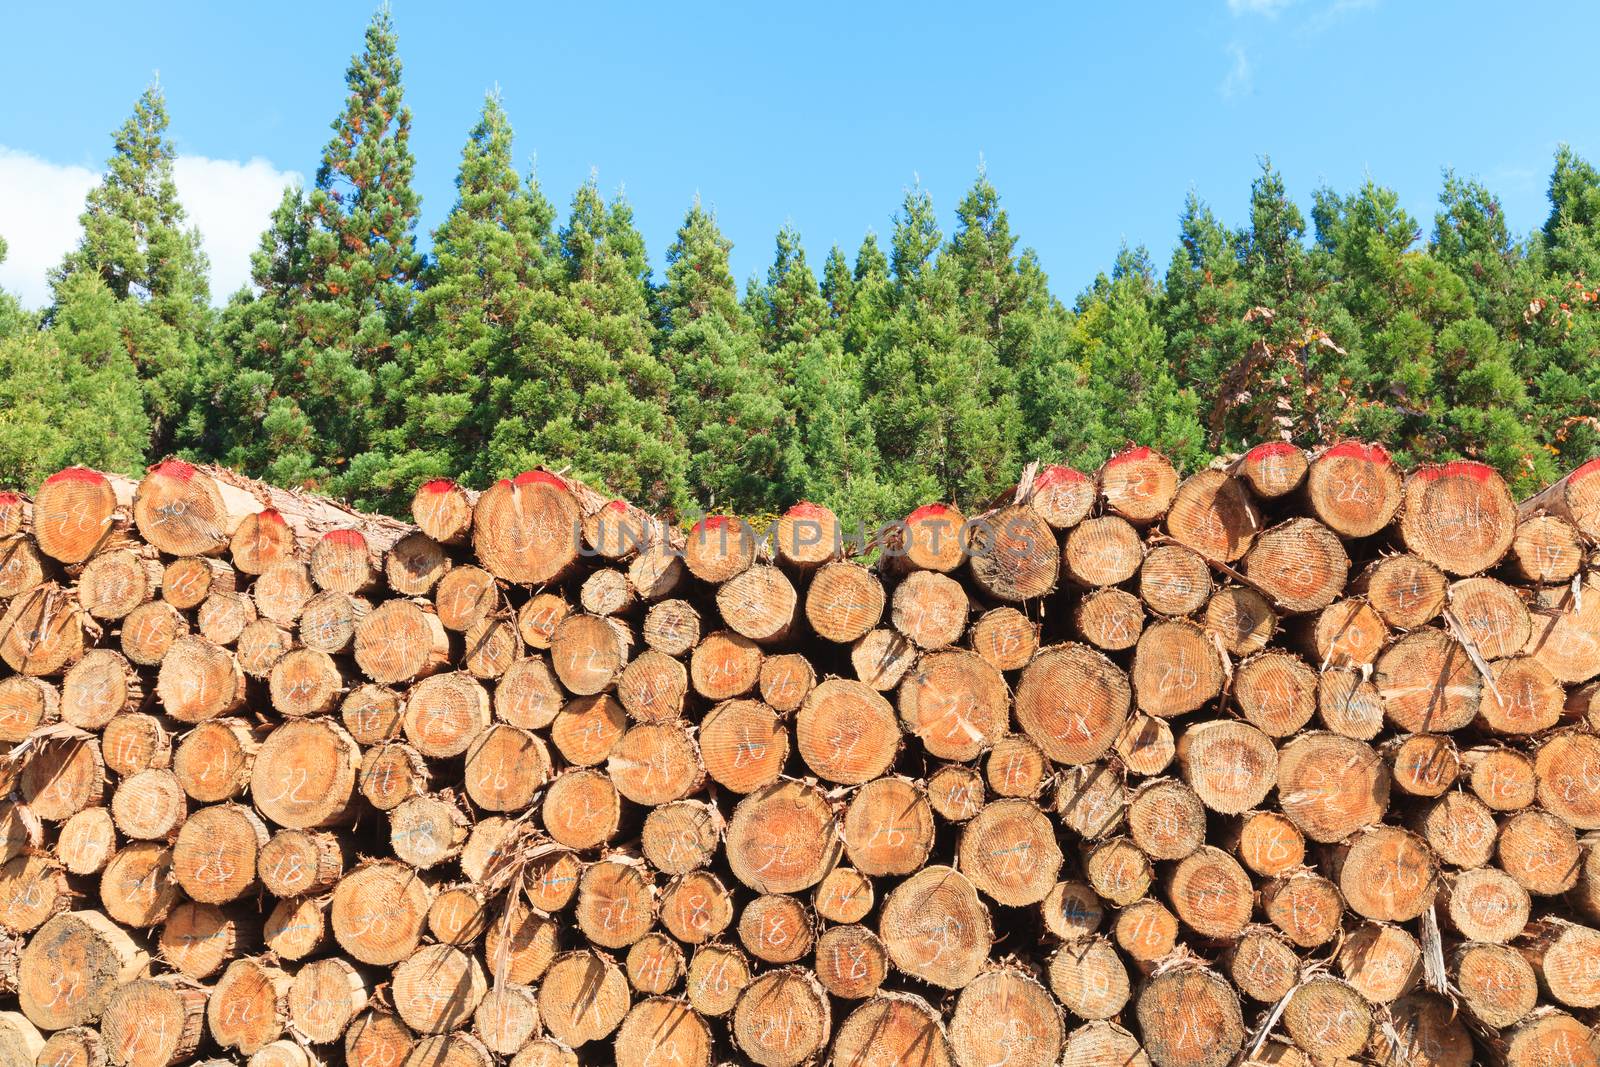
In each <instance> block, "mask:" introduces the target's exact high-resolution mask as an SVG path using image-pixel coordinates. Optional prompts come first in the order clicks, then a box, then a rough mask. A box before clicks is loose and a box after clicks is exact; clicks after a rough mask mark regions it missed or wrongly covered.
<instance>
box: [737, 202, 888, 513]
mask: <svg viewBox="0 0 1600 1067" xmlns="http://www.w3.org/2000/svg"><path fill="white" fill-rule="evenodd" d="M830 258H832V257H830ZM877 286H878V280H877V279H875V278H873V277H868V276H862V277H855V278H852V279H851V281H850V292H851V294H852V296H851V300H852V303H851V304H850V306H849V307H848V308H847V307H845V304H844V294H845V290H844V288H843V280H842V279H840V278H839V276H838V275H837V273H835V274H834V276H833V280H832V281H831V282H830V288H831V291H832V292H833V294H834V296H835V297H836V298H837V299H838V300H839V303H837V304H830V302H829V300H828V299H826V298H825V297H824V295H823V289H822V288H821V287H820V286H819V285H818V284H817V278H816V275H815V274H813V273H812V271H811V267H810V265H809V264H808V263H807V262H806V253H805V247H804V245H803V243H802V242H801V239H800V234H799V233H798V232H797V231H796V230H795V229H794V228H793V227H792V226H785V227H784V228H783V229H782V230H780V231H779V233H778V237H777V241H776V246H775V249H774V254H773V261H772V266H771V267H769V268H768V270H767V277H766V280H765V281H764V282H762V283H760V284H753V285H751V286H750V288H749V290H748V292H747V293H746V298H745V306H746V308H747V309H749V310H750V311H751V313H752V315H753V316H754V318H755V319H756V322H757V325H758V329H759V331H760V333H761V335H762V338H763V341H764V344H765V346H766V348H767V350H768V351H769V352H770V353H771V361H772V366H773V367H774V378H775V379H776V380H777V381H779V382H782V383H784V385H785V386H786V387H787V390H788V394H787V395H788V407H789V410H790V412H791V413H792V416H793V419H794V436H793V441H792V444H791V446H790V448H789V449H788V451H787V454H786V458H785V470H786V472H787V477H786V481H785V485H786V486H787V487H788V492H787V493H786V495H787V497H788V498H789V499H788V500H785V501H783V502H784V503H788V502H792V501H793V500H795V499H805V500H811V501H814V502H816V503H819V504H825V505H827V506H828V507H830V508H832V509H833V510H834V511H835V512H836V513H837V514H838V515H839V516H840V517H841V518H843V519H844V520H845V521H846V522H847V523H848V524H850V525H851V526H855V525H857V524H868V525H873V524H876V523H878V522H881V521H883V517H884V514H885V511H884V508H885V504H886V497H885V494H884V490H883V483H882V479H881V470H880V460H879V455H878V450H877V445H876V442H875V441H874V438H873V431H872V425H871V421H870V418H869V417H868V414H867V412H866V411H865V404H864V398H863V396H862V392H861V372H860V365H859V354H858V352H857V351H855V350H851V349H848V348H847V347H846V340H847V337H848V331H849V326H848V324H849V323H850V322H852V321H854V320H855V319H856V317H857V316H858V315H860V314H864V313H867V312H868V309H869V308H870V307H871V306H872V305H873V302H874V301H875V300H877V299H879V297H878V296H876V295H875V290H876V288H877ZM857 298H859V299H857Z"/></svg>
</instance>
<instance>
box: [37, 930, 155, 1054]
mask: <svg viewBox="0 0 1600 1067" xmlns="http://www.w3.org/2000/svg"><path fill="white" fill-rule="evenodd" d="M149 966H150V957H149V955H148V954H147V953H146V952H145V951H144V950H143V949H142V948H140V947H139V945H138V943H137V942H135V941H134V940H133V938H132V937H130V936H129V935H128V933H127V931H125V930H123V929H122V928H121V927H120V926H118V925H117V924H116V923H114V922H112V921H111V920H110V919H108V918H106V916H104V915H102V914H100V913H99V912H97V911H74V912H66V913H63V914H60V915H57V916H55V917H54V918H52V919H51V920H50V921H49V922H47V923H45V924H44V926H42V927H41V928H40V929H39V931H38V932H37V933H35V934H34V935H33V937H32V938H31V939H30V940H29V941H28V947H27V948H26V949H24V950H23V953H22V959H21V961H20V963H19V965H18V969H17V999H18V1002H19V1005H20V1006H21V1008H22V1012H23V1014H24V1015H26V1016H27V1017H28V1019H29V1021H31V1022H32V1023H33V1024H34V1025H35V1026H39V1027H42V1028H43V1029H46V1030H60V1029H65V1028H66V1027H70V1026H85V1025H88V1024H90V1023H94V1022H96V1021H97V1020H98V1019H99V1018H100V1016H101V1013H102V1012H103V1011H104V1010H105V1007H106V1005H107V1004H108V1003H109V1002H110V1000H111V997H112V995H113V994H115V993H116V991H117V989H118V988H120V987H121V986H123V985H125V984H126V983H128V982H132V981H134V980H135V979H137V978H138V977H140V976H141V975H143V974H144V973H145V972H146V971H147V970H148V969H149Z"/></svg>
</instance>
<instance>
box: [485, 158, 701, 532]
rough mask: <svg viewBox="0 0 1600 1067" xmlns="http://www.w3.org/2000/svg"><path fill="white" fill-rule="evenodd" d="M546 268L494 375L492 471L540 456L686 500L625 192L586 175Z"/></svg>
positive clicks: (666, 505)
mask: <svg viewBox="0 0 1600 1067" xmlns="http://www.w3.org/2000/svg"><path fill="white" fill-rule="evenodd" d="M554 273H555V275H556V277H555V285H554V286H553V287H552V288H550V289H544V290H539V291H537V292H536V293H535V294H534V296H533V300H532V302H531V304H530V306H529V308H528V311H527V312H526V313H525V314H524V315H523V317H522V320H521V323H520V325H519V334H520V337H521V343H520V344H519V345H518V346H517V350H516V364H515V366H513V367H511V368H508V372H507V373H506V374H504V375H502V376H499V377H497V378H496V379H495V383H494V385H495V388H494V391H493V396H492V397H491V405H492V407H493V408H494V410H495V411H497V412H498V413H499V420H498V421H497V422H496V423H495V427H494V430H493V432H492V434H491V435H490V441H489V450H490V462H491V465H492V467H493V470H494V472H495V473H496V474H500V475H504V474H508V473H512V472H515V471H519V470H524V469H526V468H528V467H531V466H535V465H537V464H541V463H543V464H546V465H549V466H553V467H557V468H564V469H568V470H570V471H571V473H573V474H575V475H577V476H579V477H583V478H587V479H591V480H593V481H594V482H595V483H596V484H597V485H601V486H604V487H605V488H606V489H607V490H609V491H610V492H612V493H616V494H618V495H619V496H623V497H626V498H628V499H630V500H633V501H635V502H636V503H638V504H639V505H641V506H643V507H646V508H654V509H657V510H666V509H671V508H680V507H683V506H685V505H686V503H687V494H686V491H685V475H686V473H687V469H688V455H687V453H686V451H685V448H684V445H683V441H682V438H681V437H680V435H679V433H678V430H677V427H676V425H675V424H674V422H673V420H672V416H671V413H670V411H669V410H668V409H669V405H670V404H671V402H672V388H673V381H672V373H671V371H670V370H669V369H668V368H667V367H665V366H663V365H662V363H661V362H660V361H659V360H658V359H657V358H656V356H655V352H654V343H655V337H654V334H655V328H654V324H653V322H652V321H651V314H650V294H649V283H648V275H649V264H648V262H647V261H646V259H645V252H644V238H643V237H642V236H640V234H639V231H638V230H637V229H636V228H635V227H634V225H633V212H632V209H631V208H630V207H629V206H628V204H627V202H626V201H625V200H623V199H621V198H620V197H619V198H617V199H615V200H613V201H612V202H611V204H610V205H609V206H607V205H606V204H605V203H604V202H603V201H602V200H601V198H600V193H599V190H598V189H597V188H596V186H595V182H594V180H593V179H592V178H591V179H590V180H589V181H588V182H586V183H585V184H584V185H583V186H582V187H581V188H580V189H579V190H578V192H577V194H576V195H575V196H574V197H573V200H572V210H571V213H570V215H569V217H568V221H567V225H566V226H565V227H564V228H563V229H562V231H561V235H560V256H559V258H558V261H557V265H556V270H555V272H554Z"/></svg>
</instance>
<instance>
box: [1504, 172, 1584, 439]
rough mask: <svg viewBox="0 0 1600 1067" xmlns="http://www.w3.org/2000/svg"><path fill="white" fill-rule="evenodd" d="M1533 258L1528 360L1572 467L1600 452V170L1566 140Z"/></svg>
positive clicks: (1542, 406) (1546, 426)
mask: <svg viewBox="0 0 1600 1067" xmlns="http://www.w3.org/2000/svg"><path fill="white" fill-rule="evenodd" d="M1530 260H1531V267H1532V272H1533V275H1534V279H1535V280H1534V284H1533V287H1532V290H1533V291H1532V293H1531V295H1530V298H1529V300H1528V302H1527V304H1526V307H1525V309H1524V312H1523V325H1522V328H1521V330H1519V335H1520V336H1521V337H1522V338H1523V339H1524V344H1525V346H1526V350H1525V352H1524V359H1523V365H1524V370H1525V371H1526V372H1527V373H1528V374H1529V376H1530V377H1531V379H1532V384H1533V390H1534V394H1535V399H1534V419H1535V422H1536V424H1537V425H1538V426H1539V427H1540V428H1541V429H1542V431H1543V433H1544V435H1545V441H1546V444H1547V445H1548V446H1549V447H1550V449H1551V450H1552V451H1553V453H1554V455H1555V457H1556V462H1557V464H1558V465H1559V466H1561V467H1566V468H1570V467H1574V466H1576V465H1577V464H1579V463H1582V462H1583V461H1585V460H1587V459H1589V458H1591V457H1592V456H1594V455H1595V454H1596V453H1600V171H1597V170H1596V169H1595V167H1594V166H1593V165H1591V164H1590V163H1589V162H1588V161H1587V160H1584V159H1583V158H1581V157H1580V156H1578V155H1577V154H1576V153H1574V152H1573V151H1572V150H1571V149H1570V148H1568V147H1567V146H1565V145H1563V146H1562V148H1561V149H1560V151H1559V152H1557V153H1556V161H1555V166H1554V168H1553V169H1552V172H1551V175H1550V216H1549V218H1548V219H1547V220H1546V222H1545V225H1544V229H1543V231H1542V232H1541V233H1540V234H1539V235H1538V239H1537V241H1536V242H1535V247H1534V249H1533V253H1532V255H1531V256H1530Z"/></svg>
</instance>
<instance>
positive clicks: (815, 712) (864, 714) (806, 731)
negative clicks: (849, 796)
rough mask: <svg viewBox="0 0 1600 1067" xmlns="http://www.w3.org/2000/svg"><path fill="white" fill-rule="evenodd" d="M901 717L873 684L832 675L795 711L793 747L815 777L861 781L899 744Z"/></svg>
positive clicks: (881, 768)
mask: <svg viewBox="0 0 1600 1067" xmlns="http://www.w3.org/2000/svg"><path fill="white" fill-rule="evenodd" d="M900 741H901V735H900V723H899V721H898V720H897V719H896V718H895V713H894V710H893V709H892V708H890V706H889V702H888V701H887V700H885V699H884V698H883V697H882V695H880V694H879V693H878V691H877V690H875V689H872V688H871V687H869V686H866V685H863V684H862V683H860V682H856V681H851V680H848V679H844V678H830V679H828V680H827V681H825V682H823V683H822V684H821V685H819V686H817V687H816V688H815V689H813V690H812V691H811V692H810V693H808V694H807V695H806V699H805V703H804V704H802V705H801V708H800V711H799V713H798V714H797V715H796V717H795V747H796V748H797V749H798V750H799V752H800V755H801V757H802V758H803V759H804V760H805V762H806V765H807V766H808V767H810V768H811V769H812V771H813V772H815V773H816V774H817V775H818V776H819V777H821V778H823V779H824V780H826V781H829V782H838V783H841V784H844V785H859V784H860V783H862V782H865V781H867V780H869V779H872V778H876V777H878V776H879V775H881V774H883V773H884V772H885V771H886V770H888V768H889V766H890V765H891V764H892V763H893V762H894V759H895V756H896V754H897V753H898V752H899V750H900Z"/></svg>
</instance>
